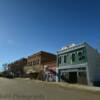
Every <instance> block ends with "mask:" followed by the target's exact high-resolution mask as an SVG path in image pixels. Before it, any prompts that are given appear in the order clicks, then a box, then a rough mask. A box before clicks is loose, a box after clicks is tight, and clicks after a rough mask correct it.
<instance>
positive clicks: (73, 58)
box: [72, 53, 75, 62]
mask: <svg viewBox="0 0 100 100" xmlns="http://www.w3.org/2000/svg"><path fill="white" fill-rule="evenodd" d="M72 62H75V54H74V53H73V54H72Z"/></svg>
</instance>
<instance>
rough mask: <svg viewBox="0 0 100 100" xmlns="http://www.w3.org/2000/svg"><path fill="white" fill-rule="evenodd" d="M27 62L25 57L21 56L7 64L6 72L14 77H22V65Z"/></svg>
mask: <svg viewBox="0 0 100 100" xmlns="http://www.w3.org/2000/svg"><path fill="white" fill-rule="evenodd" d="M26 64H27V59H26V58H22V59H19V60H16V61H14V62H12V63H10V64H8V72H9V73H12V74H13V76H14V77H24V66H26Z"/></svg>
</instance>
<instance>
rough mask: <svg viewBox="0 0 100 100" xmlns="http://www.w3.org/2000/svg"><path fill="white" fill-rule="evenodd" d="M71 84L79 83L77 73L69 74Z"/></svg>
mask: <svg viewBox="0 0 100 100" xmlns="http://www.w3.org/2000/svg"><path fill="white" fill-rule="evenodd" d="M69 82H70V83H77V72H69Z"/></svg>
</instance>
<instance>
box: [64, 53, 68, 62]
mask: <svg viewBox="0 0 100 100" xmlns="http://www.w3.org/2000/svg"><path fill="white" fill-rule="evenodd" d="M66 62H67V55H64V63H66Z"/></svg>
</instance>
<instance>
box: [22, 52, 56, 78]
mask: <svg viewBox="0 0 100 100" xmlns="http://www.w3.org/2000/svg"><path fill="white" fill-rule="evenodd" d="M52 61H56V55H55V54H52V53H49V52H45V51H40V52H37V53H35V54H33V55H31V56H28V58H27V66H25V68H24V71H25V73H26V75H29V74H32V75H33V77H34V78H38V79H42V78H43V77H42V74H43V70H44V65H46V64H47V63H49V62H52Z"/></svg>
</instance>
